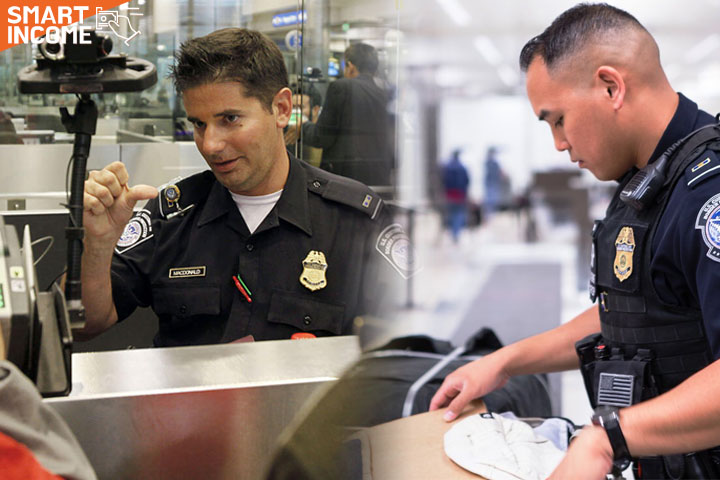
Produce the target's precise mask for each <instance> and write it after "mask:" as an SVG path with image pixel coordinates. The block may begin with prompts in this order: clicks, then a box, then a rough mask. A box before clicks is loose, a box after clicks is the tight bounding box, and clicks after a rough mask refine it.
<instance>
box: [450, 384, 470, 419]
mask: <svg viewBox="0 0 720 480" xmlns="http://www.w3.org/2000/svg"><path fill="white" fill-rule="evenodd" d="M472 399H473V397H472V392H471V391H470V388H468V385H467V383H463V384H462V386H461V387H460V392H459V393H458V394H457V396H456V397H455V398H454V399H453V401H452V402H450V405H448V408H447V412H445V415H444V416H443V418H444V419H445V421H447V422H451V421H453V420H455V419H456V418H457V416H458V415H460V413H461V412H462V411H463V409H464V408H465V405H467V404H468V403H470V401H471V400H472Z"/></svg>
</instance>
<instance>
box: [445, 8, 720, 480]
mask: <svg viewBox="0 0 720 480" xmlns="http://www.w3.org/2000/svg"><path fill="white" fill-rule="evenodd" d="M520 66H521V68H522V70H523V71H525V72H526V73H527V79H526V87H527V93H528V97H529V99H530V103H531V104H532V108H533V110H534V112H535V114H536V115H537V117H538V118H539V119H540V120H541V121H545V122H547V123H548V124H549V126H550V130H551V132H552V135H553V140H554V142H555V147H556V148H557V149H558V150H560V151H567V152H568V153H569V154H570V159H571V161H572V162H574V163H577V164H578V166H579V167H580V168H586V169H588V170H589V171H590V172H591V173H593V175H595V176H596V177H597V178H598V179H600V180H615V181H617V182H618V183H619V185H618V188H617V191H616V194H615V196H614V197H613V199H612V201H611V202H610V205H609V207H608V210H607V213H606V217H605V218H604V219H603V220H602V221H598V222H596V224H595V228H594V230H593V244H594V255H593V261H592V273H593V275H592V277H593V278H592V282H591V285H590V294H591V299H592V301H593V302H597V303H596V304H595V305H593V306H592V307H591V308H589V309H588V310H586V311H585V312H583V313H581V314H580V315H578V316H577V317H575V318H574V319H572V320H571V321H570V322H568V323H566V324H563V325H561V326H559V327H557V328H555V329H553V330H550V331H548V332H545V333H542V334H540V335H536V336H534V337H530V338H527V339H525V340H522V341H520V342H517V343H515V344H512V345H509V346H507V347H505V348H502V349H500V350H498V351H496V352H494V353H492V354H491V355H487V356H485V357H483V358H482V359H480V360H477V361H475V362H473V363H471V364H468V365H466V366H464V367H462V368H460V369H458V370H456V371H455V372H453V373H452V374H450V375H449V376H448V377H446V378H445V381H444V382H443V385H442V387H441V388H440V389H439V390H438V392H437V394H436V395H435V396H434V397H433V400H432V403H431V409H437V408H440V407H444V406H447V407H448V410H447V412H446V414H445V416H446V419H447V420H453V419H454V418H456V417H457V415H458V414H459V413H460V412H461V411H462V409H463V407H464V406H465V405H466V404H467V403H468V402H469V401H470V400H471V399H473V398H477V397H480V396H482V395H484V394H486V393H487V392H489V391H491V390H493V389H495V388H498V387H500V386H502V385H503V384H504V383H505V382H507V380H508V378H509V377H510V376H513V375H519V374H529V373H540V372H551V371H560V370H569V369H572V368H577V365H578V355H579V357H580V368H581V372H582V374H583V378H584V381H585V386H586V389H587V390H588V394H589V398H590V402H591V404H592V406H593V407H596V410H595V413H594V415H593V418H592V425H590V426H588V427H586V428H584V429H583V430H582V432H581V433H580V435H579V436H578V437H576V438H575V439H574V440H573V441H572V443H571V445H570V449H569V450H568V453H567V455H566V456H565V458H564V460H563V461H562V463H560V465H559V466H558V467H557V469H556V470H555V472H554V473H553V474H552V475H551V477H550V478H552V479H565V478H568V479H569V478H573V479H574V478H583V479H588V480H592V479H598V480H599V479H604V478H605V475H606V474H608V473H609V472H611V471H612V472H613V473H614V474H615V475H616V477H617V476H619V475H620V471H621V470H623V469H625V468H627V467H628V466H629V465H630V463H631V462H633V464H634V473H635V478H638V479H646V478H652V479H657V478H660V479H690V478H693V479H710V478H720V468H719V465H720V448H719V447H718V445H720V421H718V419H720V402H718V401H717V399H718V397H720V361H718V359H719V358H720V295H718V294H717V292H718V287H720V228H718V222H720V194H718V192H720V175H719V174H720V155H719V152H720V126H718V125H717V122H716V120H715V119H714V118H713V117H712V116H711V115H709V114H708V113H706V112H704V111H702V110H699V109H698V107H697V105H696V104H695V103H693V102H692V101H690V100H689V99H688V98H686V97H685V96H683V95H682V94H680V93H677V92H676V91H675V90H674V89H673V88H672V86H671V85H670V83H669V82H668V80H667V77H666V76H665V73H664V71H663V69H662V66H661V64H660V55H659V50H658V46H657V44H656V43H655V40H654V39H653V37H652V36H651V35H650V33H649V32H648V31H647V30H646V29H645V28H644V27H643V26H642V25H641V24H640V23H639V22H638V21H637V19H635V18H634V17H633V16H632V15H630V14H629V13H627V12H625V11H623V10H620V9H618V8H615V7H612V6H609V5H607V4H580V5H577V6H575V7H573V8H571V9H569V10H567V11H566V12H564V13H563V14H561V15H560V16H559V17H558V18H556V19H555V21H553V23H552V24H551V25H550V26H549V27H548V28H547V29H546V30H545V31H544V32H543V33H541V34H540V35H538V36H537V37H535V38H533V39H531V40H530V41H529V42H528V43H527V44H526V45H525V47H524V48H523V50H522V53H521V55H520Z"/></svg>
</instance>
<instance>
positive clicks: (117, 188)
mask: <svg viewBox="0 0 720 480" xmlns="http://www.w3.org/2000/svg"><path fill="white" fill-rule="evenodd" d="M90 179H91V180H92V181H94V182H95V183H99V184H101V185H103V186H104V187H106V188H107V189H108V190H110V193H112V195H113V197H116V198H117V197H119V196H120V194H121V193H122V191H123V185H122V184H121V183H120V179H119V178H118V177H117V175H115V173H113V172H111V171H110V170H105V169H103V170H95V171H92V172H90Z"/></svg>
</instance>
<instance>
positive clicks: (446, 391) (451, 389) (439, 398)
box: [430, 377, 460, 411]
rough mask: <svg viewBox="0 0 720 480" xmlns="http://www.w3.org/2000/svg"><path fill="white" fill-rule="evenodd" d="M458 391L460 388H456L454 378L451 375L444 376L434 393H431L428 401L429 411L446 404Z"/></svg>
mask: <svg viewBox="0 0 720 480" xmlns="http://www.w3.org/2000/svg"><path fill="white" fill-rule="evenodd" d="M458 393H460V388H457V387H456V385H455V382H454V380H453V379H452V378H451V377H446V378H445V381H443V384H442V385H441V386H440V388H439V389H438V391H437V392H435V395H433V398H432V400H431V401H430V411H433V410H437V409H438V408H442V407H445V406H447V405H448V403H450V401H451V400H452V399H453V398H455V397H456V396H457V394H458Z"/></svg>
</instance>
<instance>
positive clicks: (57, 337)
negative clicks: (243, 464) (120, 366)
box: [0, 30, 157, 396]
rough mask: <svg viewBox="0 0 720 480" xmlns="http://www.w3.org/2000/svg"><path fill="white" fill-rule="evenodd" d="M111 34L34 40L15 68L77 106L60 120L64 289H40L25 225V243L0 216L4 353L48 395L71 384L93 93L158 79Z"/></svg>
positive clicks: (26, 83) (24, 88)
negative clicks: (64, 143)
mask: <svg viewBox="0 0 720 480" xmlns="http://www.w3.org/2000/svg"><path fill="white" fill-rule="evenodd" d="M111 50H112V41H111V40H110V38H109V37H106V36H103V35H98V34H97V33H96V32H95V31H93V30H85V31H83V34H82V35H80V34H78V31H75V32H65V37H64V38H53V39H47V38H46V39H45V41H44V42H41V43H40V44H39V45H38V51H39V53H38V55H37V56H36V57H35V63H34V64H32V65H29V66H27V67H24V68H23V69H21V70H20V72H19V73H18V88H19V91H20V93H23V94H37V93H45V94H58V93H74V94H76V95H77V97H78V103H77V106H76V107H75V112H74V113H73V114H70V113H69V112H68V110H67V108H65V107H62V108H61V109H60V113H61V116H62V122H63V125H64V126H65V128H66V129H67V131H68V132H69V133H74V134H75V140H74V143H73V154H72V158H71V164H72V175H71V179H70V199H69V203H68V205H67V208H68V210H69V224H68V227H67V228H66V230H65V232H66V233H65V236H66V238H67V240H68V247H67V275H66V277H65V291H64V292H63V291H62V290H61V289H60V288H59V287H58V286H57V285H55V284H53V285H52V286H51V291H50V292H39V291H38V289H37V283H36V282H35V268H34V261H33V258H32V248H31V238H30V230H29V228H28V227H26V228H25V230H24V233H23V241H22V248H21V244H20V241H19V239H18V237H17V235H16V233H15V230H14V228H13V227H12V226H5V225H4V221H3V218H2V216H0V328H1V329H2V333H3V338H4V341H5V343H6V345H5V346H6V351H7V352H8V359H9V360H10V361H11V362H13V363H15V364H16V365H17V366H18V368H20V369H21V370H22V371H23V373H25V374H26V375H27V376H28V377H29V378H30V379H31V380H33V381H34V382H35V383H36V384H37V386H38V389H39V390H40V392H41V393H42V394H43V395H45V396H53V395H67V394H68V393H69V392H70V389H71V387H72V378H71V371H72V370H71V358H72V356H71V353H72V329H73V328H82V327H83V326H84V325H85V310H84V308H83V306H82V301H81V298H82V291H81V286H80V268H81V257H82V248H83V244H82V239H83V232H84V230H83V226H82V220H83V190H84V182H85V177H86V171H85V170H86V165H87V158H88V156H89V154H90V142H91V138H92V135H94V134H95V127H96V124H97V115H98V113H97V107H96V105H95V102H94V101H93V100H92V99H91V97H90V95H91V94H93V93H108V92H115V93H118V92H136V91H140V90H144V89H146V88H148V87H150V86H152V85H154V84H155V82H156V81H157V70H156V68H155V66H154V65H153V64H152V63H150V62H148V61H146V60H141V59H135V58H130V57H128V56H127V55H122V54H121V55H110V51H111Z"/></svg>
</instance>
